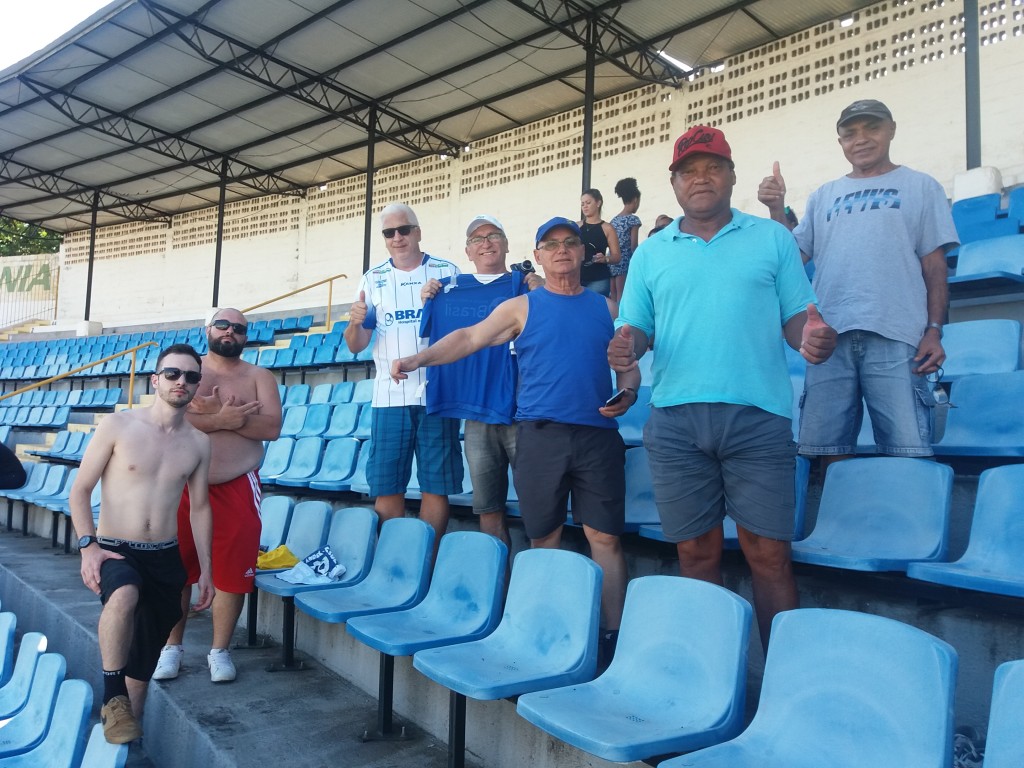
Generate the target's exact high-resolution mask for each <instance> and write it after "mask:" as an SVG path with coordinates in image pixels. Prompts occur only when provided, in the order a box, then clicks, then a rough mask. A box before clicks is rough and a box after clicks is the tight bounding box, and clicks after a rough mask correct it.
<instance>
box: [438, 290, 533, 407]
mask: <svg viewBox="0 0 1024 768" xmlns="http://www.w3.org/2000/svg"><path fill="white" fill-rule="evenodd" d="M441 285H442V286H443V288H442V290H441V292H440V293H438V294H437V296H435V297H434V298H433V299H431V300H430V301H428V302H427V303H426V304H425V305H424V306H423V319H422V322H421V325H420V336H425V337H428V338H429V339H430V343H431V344H433V343H434V342H436V341H438V340H439V339H442V338H444V337H445V336H447V335H448V334H449V333H451V332H452V331H454V330H457V329H459V328H466V327H468V326H470V325H473V324H474V323H478V322H480V321H481V320H483V319H484V318H485V317H487V316H488V315H489V314H491V312H492V311H493V310H494V308H495V307H497V306H498V305H499V304H501V303H502V302H503V301H507V300H508V299H511V298H513V297H515V296H518V295H519V294H521V293H523V292H524V291H526V283H525V281H524V280H523V274H522V273H521V272H513V273H511V274H508V275H502V276H501V277H499V278H498V279H497V280H492V281H491V282H489V283H482V282H480V281H479V280H477V279H476V277H474V276H473V275H458V276H457V277H456V278H454V279H452V278H447V277H446V278H444V279H442V280H441ZM517 378H518V377H517V372H516V360H515V356H514V355H512V353H511V351H510V350H509V345H508V344H503V345H501V346H496V347H486V348H484V349H481V350H480V351H479V352H474V353H473V354H472V355H470V356H469V357H466V358H463V359H462V360H457V361H456V362H454V363H449V364H448V365H438V366H434V367H432V368H430V369H429V370H428V371H427V393H426V394H427V413H430V414H436V415H438V416H448V417H451V418H454V419H474V420H475V421H483V422H486V423H488V424H511V423H512V417H513V415H514V414H515V409H516V379H517Z"/></svg>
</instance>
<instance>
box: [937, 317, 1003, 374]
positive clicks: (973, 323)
mask: <svg viewBox="0 0 1024 768" xmlns="http://www.w3.org/2000/svg"><path fill="white" fill-rule="evenodd" d="M1020 344H1021V328H1020V321H1018V320H1003V319H995V318H993V319H987V320H966V321H963V322H959V323H949V324H948V325H946V326H945V327H944V328H943V336H942V346H943V348H944V349H945V350H946V360H945V362H944V363H943V364H942V368H943V378H944V379H946V380H955V379H959V378H961V377H963V376H971V375H976V374H982V373H1006V372H1008V371H1016V370H1017V369H1018V368H1019V367H1020Z"/></svg>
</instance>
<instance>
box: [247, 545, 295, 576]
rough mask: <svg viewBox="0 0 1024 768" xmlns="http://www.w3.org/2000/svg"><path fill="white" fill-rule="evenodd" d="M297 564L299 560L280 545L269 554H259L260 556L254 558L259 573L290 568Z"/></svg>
mask: <svg viewBox="0 0 1024 768" xmlns="http://www.w3.org/2000/svg"><path fill="white" fill-rule="evenodd" d="M297 562H299V558H297V557H296V556H295V555H293V554H292V553H291V551H290V550H289V549H288V547H286V546H285V545H284V544H282V545H281V546H280V547H275V548H274V549H272V550H270V551H269V552H260V556H259V557H258V558H256V568H257V570H260V571H269V570H273V569H276V568H291V567H292V566H293V565H295V564H296V563H297Z"/></svg>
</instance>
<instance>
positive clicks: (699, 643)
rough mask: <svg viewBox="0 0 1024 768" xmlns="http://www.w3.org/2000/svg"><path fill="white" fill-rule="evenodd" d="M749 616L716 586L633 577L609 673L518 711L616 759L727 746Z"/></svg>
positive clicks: (739, 719) (738, 704)
mask: <svg viewBox="0 0 1024 768" xmlns="http://www.w3.org/2000/svg"><path fill="white" fill-rule="evenodd" d="M751 614H752V611H751V608H750V605H749V603H747V602H746V601H745V600H744V599H743V598H741V597H738V596H737V595H735V594H733V593H732V592H730V591H728V590H726V589H723V588H722V587H719V586H716V585H714V584H709V583H706V582H701V581H696V580H693V579H684V578H681V577H678V576H644V577H641V578H637V579H634V580H633V581H631V582H630V583H629V587H628V589H627V591H626V605H625V611H624V613H623V617H622V629H621V631H620V633H619V641H618V645H617V647H616V650H615V657H614V658H613V659H612V662H611V666H609V667H608V670H607V671H606V672H605V673H604V674H603V675H601V676H600V677H599V678H597V679H596V680H593V681H591V682H588V683H581V684H579V685H573V686H568V687H565V688H556V689H554V690H546V691H537V692H534V693H527V694H524V695H522V696H520V697H519V701H518V704H517V706H516V711H517V712H518V713H519V714H520V715H521V716H523V717H524V718H526V719H527V720H529V721H530V722H531V723H533V724H534V725H536V726H538V727H539V728H541V729H543V730H545V731H547V732H548V733H550V734H551V735H553V736H555V737H556V738H558V739H561V740H562V741H564V742H566V743H568V744H571V745H573V746H575V747H578V748H580V749H583V750H586V751H587V752H590V753H591V754H594V755H597V756H598V757H602V758H604V759H605V760H612V761H616V762H628V761H634V760H644V759H647V758H650V757H654V756H656V755H664V754H668V753H672V752H684V751H690V750H694V749H700V748H702V747H707V746H710V745H712V744H718V743H720V742H722V741H725V740H726V739H731V738H733V737H734V736H736V735H738V734H739V732H740V731H741V730H742V727H743V711H744V702H745V699H746V695H745V690H746V674H747V645H748V638H749V634H750V620H751Z"/></svg>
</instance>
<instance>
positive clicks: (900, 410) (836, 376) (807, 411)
mask: <svg viewBox="0 0 1024 768" xmlns="http://www.w3.org/2000/svg"><path fill="white" fill-rule="evenodd" d="M916 354H917V349H915V348H914V347H913V346H911V345H910V344H906V343H904V342H902V341H893V340H892V339H887V338H885V337H884V336H879V335H878V334H877V333H871V332H869V331H846V332H845V333H841V334H839V343H838V345H837V346H836V350H835V352H833V353H832V356H831V357H830V358H829V359H828V360H826V361H825V362H824V363H821V364H820V365H808V366H807V374H806V378H805V379H804V393H803V396H802V397H801V399H800V440H799V443H800V453H802V454H804V455H807V456H841V455H844V454H852V453H854V452H855V451H856V449H857V435H858V433H859V432H860V427H861V420H862V419H863V414H864V407H865V405H866V406H867V409H868V414H869V415H870V416H871V424H872V426H873V427H874V437H875V443H876V446H877V448H876V449H877V451H878V453H884V454H888V455H890V456H931V455H933V451H932V411H933V409H934V406H935V398H934V396H933V395H932V392H931V388H930V387H929V385H928V381H927V379H926V378H925V377H924V376H919V375H917V374H916V373H914V368H915V367H916V366H917V363H915V362H914V355H916Z"/></svg>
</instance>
